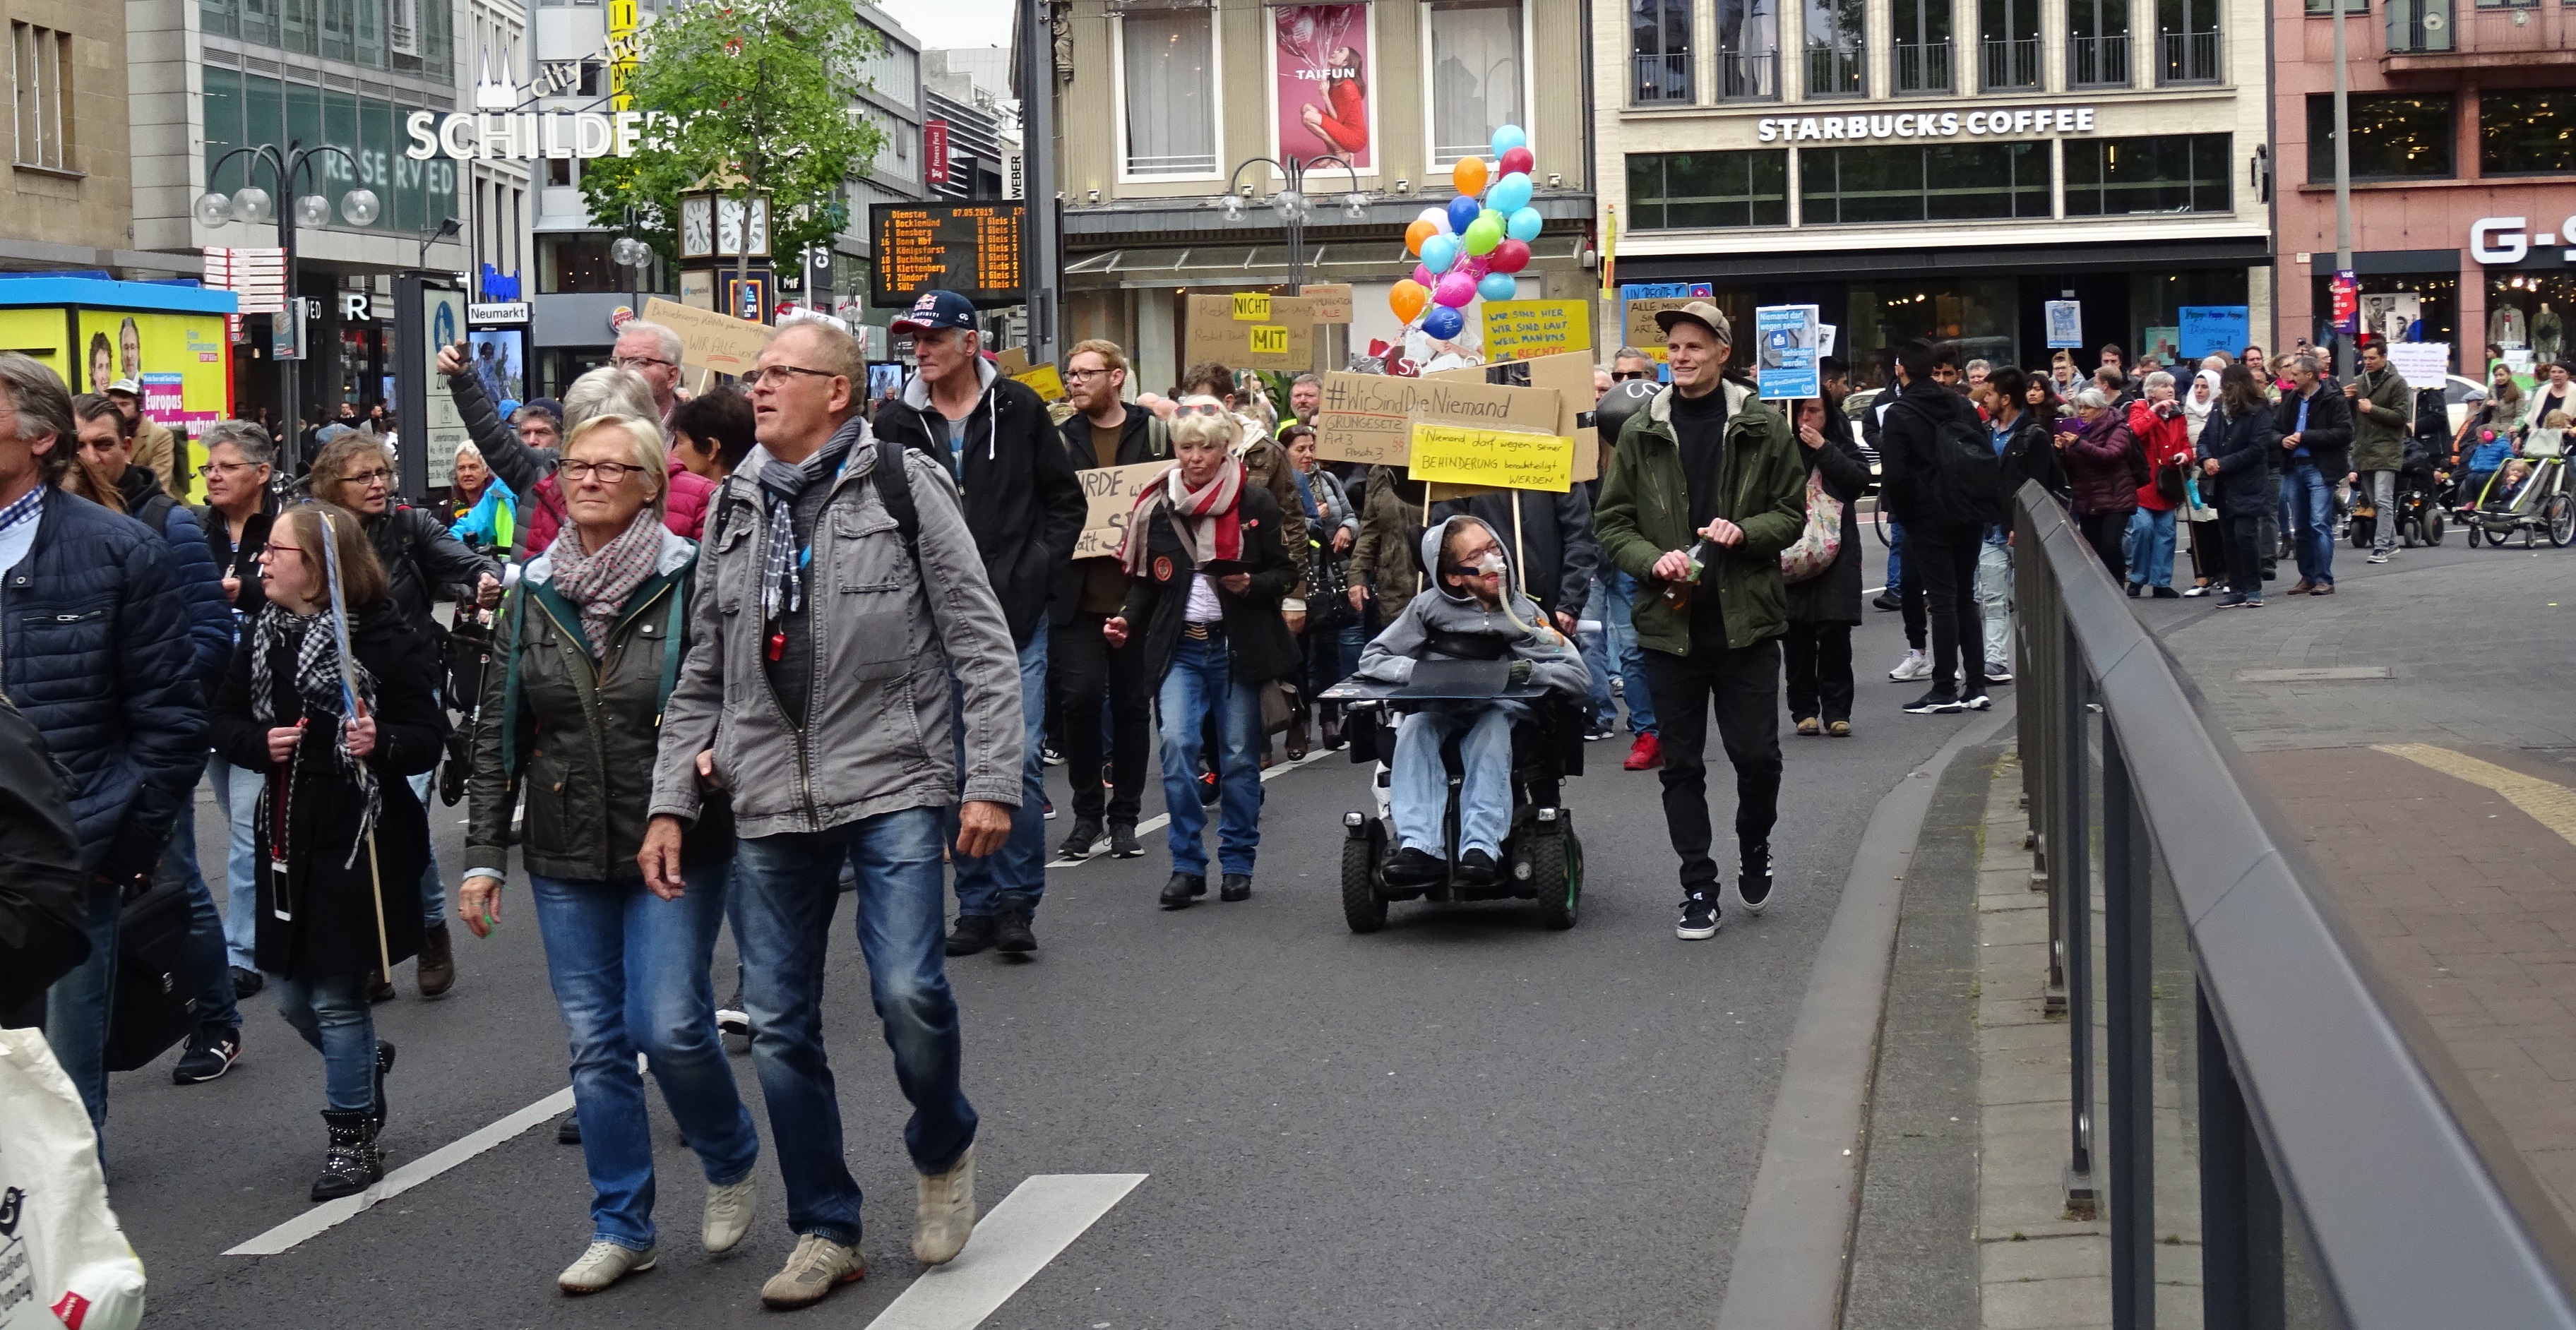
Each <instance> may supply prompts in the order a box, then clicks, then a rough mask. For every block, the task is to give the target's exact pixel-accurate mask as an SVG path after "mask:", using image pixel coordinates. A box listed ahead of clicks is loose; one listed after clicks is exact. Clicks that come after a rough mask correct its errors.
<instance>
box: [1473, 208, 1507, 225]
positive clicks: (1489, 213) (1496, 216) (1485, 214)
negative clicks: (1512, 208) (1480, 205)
mask: <svg viewBox="0 0 2576 1330" xmlns="http://www.w3.org/2000/svg"><path fill="white" fill-rule="evenodd" d="M1488 218H1490V219H1492V221H1493V223H1494V225H1496V226H1501V225H1504V224H1505V223H1507V222H1509V221H1511V219H1510V218H1508V217H1505V216H1504V215H1503V214H1502V213H1501V212H1499V211H1497V210H1496V209H1493V208H1487V209H1485V210H1483V211H1482V212H1479V213H1477V214H1476V221H1477V222H1481V221H1485V220H1487V219H1488ZM1468 225H1470V226H1473V225H1475V222H1469V223H1468Z"/></svg>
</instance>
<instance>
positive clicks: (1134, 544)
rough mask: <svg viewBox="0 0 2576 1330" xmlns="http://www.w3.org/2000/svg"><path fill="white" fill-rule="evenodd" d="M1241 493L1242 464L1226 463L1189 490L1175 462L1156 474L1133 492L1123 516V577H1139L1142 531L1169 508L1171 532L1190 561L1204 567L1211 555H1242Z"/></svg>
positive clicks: (1142, 557) (1142, 562)
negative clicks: (1159, 475) (1132, 505)
mask: <svg viewBox="0 0 2576 1330" xmlns="http://www.w3.org/2000/svg"><path fill="white" fill-rule="evenodd" d="M1242 497H1243V463H1241V462H1232V461H1230V462H1227V463H1226V464H1225V466H1224V468H1223V469H1221V470H1219V471H1218V472H1217V473H1216V478H1215V479H1213V480H1210V481H1209V482H1208V483H1207V484H1206V485H1205V486H1204V487H1202V488H1199V489H1195V490H1194V489H1191V488H1190V487H1189V486H1188V485H1187V484H1185V483H1184V482H1183V481H1182V480H1181V466H1180V463H1178V462H1175V463H1173V464H1172V469H1171V470H1169V471H1166V472H1164V473H1163V475H1162V478H1161V479H1159V480H1156V481H1153V482H1152V483H1150V484H1148V485H1146V486H1145V489H1144V492H1143V493H1141V494H1138V495H1137V496H1136V507H1135V509H1134V511H1133V514H1132V515H1131V516H1130V517H1129V518H1128V519H1127V539H1126V543H1125V544H1123V545H1122V546H1120V548H1119V554H1118V557H1119V561H1120V562H1121V563H1123V564H1124V565H1126V568H1127V575H1128V576H1129V577H1143V576H1144V575H1145V569H1146V564H1147V563H1148V562H1149V560H1148V559H1147V557H1146V546H1147V545H1149V544H1150V543H1151V541H1149V540H1148V539H1147V538H1146V537H1145V536H1144V534H1143V533H1145V532H1148V531H1151V530H1152V529H1153V521H1154V514H1155V513H1156V512H1157V511H1160V510H1163V509H1169V510H1170V511H1171V514H1172V530H1173V531H1174V532H1175V533H1176V534H1178V535H1179V536H1180V538H1181V543H1182V545H1184V546H1186V547H1187V548H1188V549H1189V552H1190V562H1191V563H1192V564H1193V565H1196V566H1201V567H1204V566H1205V565H1206V564H1207V562H1208V561H1209V560H1211V559H1225V560H1228V561H1233V560H1239V559H1241V558H1242V557H1243V517H1242V513H1241V510H1240V508H1239V506H1238V505H1237V503H1236V500H1238V499H1240V498H1242Z"/></svg>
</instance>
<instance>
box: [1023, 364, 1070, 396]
mask: <svg viewBox="0 0 2576 1330" xmlns="http://www.w3.org/2000/svg"><path fill="white" fill-rule="evenodd" d="M1011 377H1012V378H1014V379H1017V380H1019V381H1020V382H1022V383H1025V384H1027V385H1029V386H1030V387H1031V388H1034V389H1036V390H1037V394H1038V400H1039V401H1041V402H1053V401H1058V400H1061V399H1062V398H1063V397H1064V376H1063V375H1062V374H1059V373H1057V372H1056V368H1055V366H1053V365H1040V366H1038V367H1037V368H1036V369H1033V370H1029V371H1027V372H1026V373H1022V374H1014V375H1012V376H1011Z"/></svg>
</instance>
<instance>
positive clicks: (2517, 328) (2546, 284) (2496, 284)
mask: <svg viewBox="0 0 2576 1330" xmlns="http://www.w3.org/2000/svg"><path fill="white" fill-rule="evenodd" d="M2570 309H2576V273H2567V272H2548V271H2540V272H2527V273H2525V272H2518V273H2492V274H2489V275H2488V277H2487V340H2488V341H2490V342H2493V343H2495V344H2496V345H2497V346H2500V347H2503V348H2504V349H2505V351H2506V352H2507V353H2508V354H2510V353H2511V352H2514V351H2517V350H2528V351H2529V352H2530V353H2531V358H2532V361H2533V362H2534V363H2546V362H2549V361H2553V360H2559V359H2563V358H2565V356H2566V355H2567V353H2568V351H2569V350H2570V347H2569V345H2568V341H2567V318H2568V312H2569V311H2570Z"/></svg>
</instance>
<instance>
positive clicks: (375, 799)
mask: <svg viewBox="0 0 2576 1330" xmlns="http://www.w3.org/2000/svg"><path fill="white" fill-rule="evenodd" d="M251 635H252V637H251V640H252V643H253V649H252V651H251V655H250V714H251V717H252V719H254V720H257V721H258V722H259V724H260V727H261V728H262V729H274V728H276V727H277V722H278V717H277V706H276V698H277V690H276V688H275V686H274V677H273V675H272V673H271V670H270V666H269V658H270V657H271V656H272V655H274V654H275V653H276V652H277V650H278V648H280V647H285V646H292V647H293V648H294V650H295V695H296V697H297V698H298V699H300V700H301V701H302V703H303V706H302V708H301V710H302V712H303V716H299V717H298V718H297V719H299V720H300V719H303V717H304V716H327V717H330V718H331V719H332V720H333V721H334V722H339V721H344V720H346V719H348V717H347V716H346V714H345V713H344V709H345V707H346V706H347V702H346V700H345V699H344V698H343V697H342V695H341V693H342V690H341V684H342V683H343V682H344V681H343V679H342V678H341V675H340V649H339V643H338V638H337V634H335V633H334V632H333V631H332V626H331V612H330V611H328V610H322V611H316V612H315V613H312V614H297V613H295V612H293V611H291V610H289V609H287V608H286V607H285V606H283V605H280V604H278V603H277V602H276V601H273V600H272V601H270V602H268V604H267V605H266V606H265V607H264V608H262V609H261V610H260V612H259V621H258V622H257V624H255V625H254V626H253V627H252V629H251ZM349 668H350V669H351V670H352V671H354V672H355V673H356V676H357V677H355V678H352V679H348V680H346V681H345V682H346V683H347V684H348V691H349V692H352V693H355V694H356V695H357V698H358V703H359V705H360V706H361V707H363V708H364V709H365V711H366V713H367V714H368V715H371V716H372V715H374V714H375V713H376V680H375V677H374V676H373V675H370V674H368V673H367V667H366V666H364V665H361V664H359V663H358V660H357V657H355V656H351V657H350V658H349ZM332 728H333V730H334V731H335V733H334V734H333V736H332V740H331V752H332V754H333V756H334V758H335V760H336V762H337V765H338V767H339V769H340V774H341V775H342V776H343V777H345V778H347V779H348V780H349V781H350V783H352V784H354V785H356V786H357V787H358V792H359V794H360V795H361V796H362V797H363V798H364V799H365V800H366V811H365V812H364V813H363V814H361V815H360V817H359V820H358V834H357V837H356V839H355V840H354V841H352V842H351V844H350V846H349V862H348V863H347V864H344V865H342V867H352V866H355V865H356V864H357V862H358V847H359V846H361V845H364V844H366V841H367V835H368V833H369V832H372V831H374V830H375V827H376V816H377V814H378V813H379V812H381V811H382V810H383V796H382V793H381V792H380V791H379V790H378V789H377V788H376V773H375V769H374V768H373V767H370V766H368V765H367V764H366V762H365V761H364V760H362V759H360V758H357V757H354V756H352V755H351V754H350V752H349V737H348V734H347V732H346V731H345V730H342V729H341V728H340V726H339V725H337V724H336V723H335V724H334V725H333V727H332ZM378 742H380V743H381V742H382V738H381V736H379V739H378Z"/></svg>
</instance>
